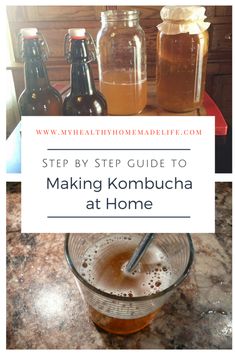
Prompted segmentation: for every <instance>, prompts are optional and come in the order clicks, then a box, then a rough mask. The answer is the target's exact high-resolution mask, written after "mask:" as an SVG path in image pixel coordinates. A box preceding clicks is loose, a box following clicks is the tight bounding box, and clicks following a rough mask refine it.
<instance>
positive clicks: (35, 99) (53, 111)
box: [19, 86, 62, 116]
mask: <svg viewBox="0 0 235 353" xmlns="http://www.w3.org/2000/svg"><path fill="white" fill-rule="evenodd" d="M19 107H20V112H21V115H47V116H50V115H62V101H61V98H60V95H59V93H58V92H57V91H56V90H55V89H54V88H53V87H51V86H49V87H48V88H44V89H40V90H39V89H38V90H37V89H34V90H31V91H30V90H25V91H24V92H23V93H22V94H21V96H20V98H19Z"/></svg>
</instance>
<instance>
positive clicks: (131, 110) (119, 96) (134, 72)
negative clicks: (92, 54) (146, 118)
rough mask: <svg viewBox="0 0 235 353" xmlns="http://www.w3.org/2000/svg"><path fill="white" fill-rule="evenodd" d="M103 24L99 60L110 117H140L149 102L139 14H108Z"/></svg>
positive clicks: (143, 35)
mask: <svg viewBox="0 0 235 353" xmlns="http://www.w3.org/2000/svg"><path fill="white" fill-rule="evenodd" d="M101 23H102V27H101V29H100V31H99V33H98V35H97V58H98V67H99V81H100V90H101V92H102V93H103V95H104V96H105V98H106V100H107V104H108V114H111V115H133V114H138V113H140V112H141V111H142V110H143V109H144V107H145V105H146V101H147V79H146V50H145V34H144V31H143V29H142V28H141V27H140V25H139V12H138V11H136V10H132V11H123V10H110V11H105V12H102V13H101Z"/></svg>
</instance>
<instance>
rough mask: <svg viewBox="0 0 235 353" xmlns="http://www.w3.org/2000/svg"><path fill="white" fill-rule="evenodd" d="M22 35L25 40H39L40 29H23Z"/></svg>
mask: <svg viewBox="0 0 235 353" xmlns="http://www.w3.org/2000/svg"><path fill="white" fill-rule="evenodd" d="M20 34H21V35H22V37H24V38H37V37H38V29H37V28H21V30H20Z"/></svg>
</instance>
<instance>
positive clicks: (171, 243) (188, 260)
mask: <svg viewBox="0 0 235 353" xmlns="http://www.w3.org/2000/svg"><path fill="white" fill-rule="evenodd" d="M142 236H143V234H107V235H105V234H89V235H88V234H83V235H81V234H70V235H68V236H67V237H66V240H65V254H66V259H67V261H68V264H69V266H70V268H71V270H72V272H73V273H74V275H75V276H76V282H77V284H78V286H79V287H80V289H81V291H82V293H83V296H84V299H85V301H86V303H87V304H88V309H89V314H90V317H91V319H92V321H93V322H94V323H95V324H96V325H97V326H99V327H101V328H102V329H104V330H106V331H108V332H111V333H114V334H123V335H126V334H130V333H133V332H136V331H139V330H141V329H143V328H144V327H145V326H147V325H148V324H149V323H150V322H151V321H152V320H153V319H154V318H155V317H156V315H157V313H158V311H159V310H160V309H161V306H162V305H163V304H164V303H165V301H166V300H167V298H168V297H169V296H170V294H171V292H172V290H173V289H174V288H176V287H177V286H178V285H179V284H180V283H181V282H182V281H183V279H184V278H185V277H186V276H187V274H188V272H189V269H190V267H191V264H192V262H193V245H192V240H191V237H190V235H189V234H158V236H157V237H156V239H154V241H153V242H152V243H151V246H150V247H149V248H148V249H147V251H146V253H145V254H144V256H143V257H142V259H141V260H140V262H139V264H138V265H137V266H136V268H134V270H133V271H132V272H131V273H128V272H127V271H126V270H125V266H126V265H127V263H128V261H129V259H130V258H131V255H132V254H133V252H134V250H135V248H136V247H137V245H138V244H139V242H140V240H141V239H142Z"/></svg>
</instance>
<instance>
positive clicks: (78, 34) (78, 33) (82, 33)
mask: <svg viewBox="0 0 235 353" xmlns="http://www.w3.org/2000/svg"><path fill="white" fill-rule="evenodd" d="M68 33H69V36H70V37H71V38H76V39H84V38H86V30H85V28H70V29H69V30H68Z"/></svg>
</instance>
